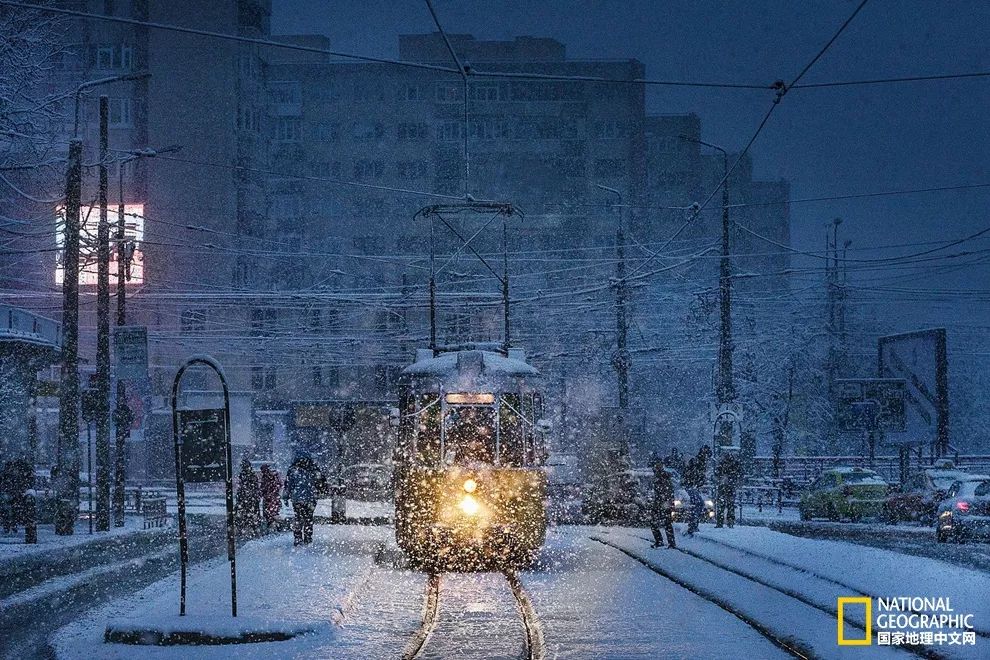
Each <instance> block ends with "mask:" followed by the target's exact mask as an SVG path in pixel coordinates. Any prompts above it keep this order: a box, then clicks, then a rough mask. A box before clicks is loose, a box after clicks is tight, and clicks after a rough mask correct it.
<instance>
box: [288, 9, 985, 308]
mask: <svg viewBox="0 0 990 660" xmlns="http://www.w3.org/2000/svg"><path fill="white" fill-rule="evenodd" d="M858 2H859V0H855V1H854V0H832V1H830V2H825V1H821V2H810V1H804V0H753V1H749V2H744V1H736V2H733V1H728V0H726V1H714V0H708V1H705V0H682V1H675V2H657V1H650V0H623V1H621V2H620V1H614V2H605V1H586V2H577V1H565V0H540V1H531V2H524V1H521V0H502V1H498V0H435V6H436V8H437V11H438V12H439V14H440V17H441V20H442V21H443V23H444V27H445V29H447V30H448V31H449V32H468V33H472V34H474V35H475V36H476V37H478V38H497V39H511V38H512V37H514V36H517V35H533V36H551V37H554V38H556V39H559V40H560V41H562V42H564V43H565V44H566V45H567V49H568V55H569V56H570V57H573V58H630V57H632V58H637V59H639V60H641V61H642V62H644V63H645V65H646V70H647V76H648V77H650V78H665V79H682V80H702V81H738V82H748V83H766V84H769V83H771V82H773V81H774V80H776V79H778V78H781V79H784V80H790V79H792V78H793V77H794V76H795V75H796V74H797V73H798V71H800V69H801V68H802V67H803V66H804V65H805V64H806V63H807V62H808V61H809V60H810V59H811V58H812V57H813V56H814V54H815V53H816V52H817V51H818V50H819V48H820V47H821V46H822V45H824V44H825V43H826V42H827V41H828V39H829V38H830V37H831V36H832V34H833V33H834V32H835V31H836V30H837V29H838V27H839V26H840V25H841V24H842V22H843V21H844V20H845V19H846V18H847V17H848V16H849V14H850V13H851V12H852V11H853V9H854V8H855V6H856V5H857V4H858ZM272 29H273V31H274V32H286V33H312V32H316V33H322V34H324V35H327V36H328V37H330V39H331V40H332V42H333V47H334V48H335V49H339V50H342V51H348V52H354V53H360V54H368V55H383V56H392V57H395V56H397V55H398V52H397V50H398V47H397V39H396V36H397V35H398V34H400V33H409V32H429V31H432V30H433V24H432V22H431V19H430V15H429V13H428V11H427V9H426V5H425V3H424V2H422V1H420V0H401V1H400V0H396V1H392V2H389V1H387V0H346V1H343V2H324V1H323V0H275V2H274V14H273V17H272ZM988 43H990V3H985V2H973V1H970V2H965V1H942V2H928V1H922V0H872V1H871V2H869V3H868V4H867V5H866V7H865V8H864V9H863V10H862V11H861V12H860V14H859V15H858V16H857V18H856V19H855V20H854V21H853V23H852V24H851V25H850V26H849V28H847V29H846V31H845V32H844V33H843V34H842V35H841V36H840V37H839V39H838V40H837V41H836V42H835V43H834V44H833V46H832V47H831V48H830V49H829V51H828V52H827V53H826V54H825V56H824V57H823V58H822V59H821V60H819V62H818V64H817V65H816V66H815V67H814V68H813V69H812V70H811V72H810V73H809V74H808V75H807V76H806V78H805V79H804V80H803V82H819V81H829V80H851V79H869V78H878V77H886V76H903V75H914V74H922V75H924V74H938V73H956V72H970V71H978V70H990V49H988V46H987V45H988ZM772 98H773V94H772V92H770V91H762V90H757V91H714V90H707V89H705V90H701V89H692V90H685V89H674V88H656V87H653V88H650V89H649V91H648V97H647V103H648V110H649V111H651V112H656V113H680V112H695V113H697V114H699V115H700V116H701V118H702V127H703V133H704V137H705V139H707V140H709V141H712V142H715V143H718V144H721V145H723V146H725V147H726V148H728V149H730V150H734V149H735V150H738V149H739V148H741V147H742V146H743V145H744V144H745V143H746V141H747V140H748V139H749V137H750V136H751V135H752V133H753V131H754V130H755V128H756V126H757V124H758V123H759V121H760V119H761V118H762V116H763V114H764V113H765V112H766V110H767V108H768V107H769V105H770V103H771V101H772ZM988 110H990V78H977V79H969V80H954V81H940V82H912V83H902V84H896V85H877V86H861V87H845V88H830V89H822V90H793V91H792V92H790V93H789V94H788V95H787V96H786V97H785V99H784V100H783V102H782V106H781V107H780V108H778V109H777V111H776V112H775V114H774V116H773V117H772V118H771V120H770V123H769V124H768V126H767V128H766V129H765V130H764V132H763V133H762V135H761V136H760V138H759V140H758V141H757V142H756V144H755V145H754V148H753V152H752V153H753V157H754V163H755V169H756V174H757V176H759V177H763V178H778V177H784V178H787V179H789V180H790V181H791V182H792V186H793V188H792V193H793V194H792V197H794V198H802V197H813V196H821V195H830V194H844V193H856V192H871V191H877V190H892V189H900V188H921V187H928V186H942V185H954V184H964V183H983V182H990V166H988V161H987V155H988V153H990V130H988V127H987V123H986V116H987V112H988ZM988 200H990V189H982V190H976V191H968V192H950V193H937V194H921V195H911V196H904V197H898V198H886V199H874V200H856V201H844V202H829V203H812V204H795V205H792V209H791V218H792V234H793V243H794V245H795V246H796V247H800V248H804V249H816V250H817V249H820V248H821V245H822V242H823V239H822V236H823V231H824V230H823V225H824V223H826V222H827V221H828V220H830V219H831V218H832V217H834V216H836V215H838V216H841V217H843V218H844V220H845V222H844V223H843V225H842V230H843V231H844V232H845V234H846V237H848V238H851V239H852V240H853V241H854V242H853V246H852V247H853V248H867V247H871V246H876V245H890V244H905V243H912V242H918V241H933V240H948V239H951V238H957V237H960V236H964V235H967V234H969V233H972V232H974V231H976V230H978V229H981V228H984V227H986V226H990V214H987V213H986V207H987V201H988ZM960 247H964V246H960ZM965 247H969V248H972V249H985V248H988V247H990V240H986V241H983V242H980V241H974V242H971V243H969V244H966V246H965ZM917 249H919V248H913V247H904V248H897V249H891V250H887V251H885V252H883V253H880V254H883V255H885V256H890V255H892V254H897V253H898V252H899V251H900V252H911V251H916V250H917ZM854 254H855V255H856V256H858V257H870V256H877V254H878V253H876V252H872V251H868V252H856V253H854ZM796 263H797V264H798V265H801V264H806V263H810V262H807V261H804V260H803V258H799V259H798V260H797V262H796ZM897 273H901V274H905V275H908V274H910V273H914V274H915V276H914V277H911V278H909V279H908V280H907V284H908V285H910V286H919V287H926V288H927V287H948V286H953V287H959V286H964V287H973V288H982V287H983V282H984V281H985V279H986V275H987V273H988V271H987V270H984V269H980V268H966V269H961V270H956V271H954V272H952V273H950V274H947V275H946V274H941V275H939V277H932V276H931V273H930V272H929V273H926V274H925V276H924V278H923V279H922V278H920V277H918V272H917V271H886V272H884V273H877V272H868V273H862V274H861V275H860V277H869V278H876V277H878V276H879V275H884V276H888V275H892V274H897ZM904 284H905V283H904V282H900V285H904ZM979 315H980V317H981V318H985V316H986V309H985V307H981V308H980V309H979Z"/></svg>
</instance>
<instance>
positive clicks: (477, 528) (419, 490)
mask: <svg viewBox="0 0 990 660" xmlns="http://www.w3.org/2000/svg"><path fill="white" fill-rule="evenodd" d="M539 384H540V374H539V371H537V369H535V368H534V367H532V366H531V365H529V364H528V363H527V362H526V359H525V355H524V352H523V351H522V350H521V349H516V348H504V346H502V345H497V344H491V345H486V344H468V345H460V346H453V347H447V348H444V347H440V348H435V349H425V350H419V351H417V356H416V361H415V363H413V364H412V365H410V366H408V367H406V368H405V369H404V370H403V372H402V377H401V379H400V397H399V410H400V417H399V436H398V443H397V448H396V459H395V536H396V541H397V542H398V545H399V547H401V548H402V550H403V551H404V552H405V553H406V554H407V556H408V557H409V558H410V560H411V562H412V564H413V565H415V566H416V567H418V568H422V569H424V570H429V571H441V570H508V569H513V568H520V567H523V566H526V565H528V564H529V563H531V562H532V561H533V559H534V558H535V556H536V553H537V552H538V551H539V549H540V547H541V546H542V545H543V541H544V538H545V535H546V524H547V513H546V504H545V503H546V489H547V483H546V481H547V480H546V473H545V470H544V469H543V463H544V461H545V459H546V450H545V442H544V437H543V433H542V432H541V431H542V429H541V424H540V423H539V422H538V420H539V419H540V416H541V412H542V411H541V408H542V398H541V393H540V391H539V389H538V388H539Z"/></svg>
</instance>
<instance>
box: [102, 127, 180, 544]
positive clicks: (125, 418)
mask: <svg viewBox="0 0 990 660" xmlns="http://www.w3.org/2000/svg"><path fill="white" fill-rule="evenodd" d="M181 148H182V147H180V146H178V145H171V146H168V147H163V148H162V149H141V150H136V151H131V152H130V153H129V154H128V155H127V156H126V157H125V158H123V159H121V161H120V162H119V163H118V167H117V235H116V241H117V327H118V328H119V327H121V326H123V325H125V324H126V322H127V310H126V304H127V285H126V281H127V280H129V279H130V275H129V269H128V268H127V262H128V261H129V260H130V255H128V246H127V238H126V231H125V228H126V223H125V220H124V215H125V214H124V165H126V164H127V163H132V162H134V161H136V160H140V159H141V158H154V157H155V156H157V155H158V154H162V153H171V152H174V151H178V150H179V149H181ZM130 425H131V409H130V408H129V407H128V405H127V392H126V388H125V386H124V379H123V378H121V375H120V374H119V373H118V374H117V405H116V410H115V411H114V426H115V428H116V447H115V452H114V493H113V524H114V527H123V526H124V499H125V496H124V493H125V486H126V478H125V476H126V472H125V471H126V460H125V457H126V446H127V436H128V435H129V429H130Z"/></svg>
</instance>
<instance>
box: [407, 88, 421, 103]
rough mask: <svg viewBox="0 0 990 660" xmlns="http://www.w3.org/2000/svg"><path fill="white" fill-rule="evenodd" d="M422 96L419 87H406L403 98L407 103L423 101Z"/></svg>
mask: <svg viewBox="0 0 990 660" xmlns="http://www.w3.org/2000/svg"><path fill="white" fill-rule="evenodd" d="M422 94H423V92H422V90H420V88H419V85H406V87H405V89H404V94H403V98H405V100H407V101H421V100H423V96H422Z"/></svg>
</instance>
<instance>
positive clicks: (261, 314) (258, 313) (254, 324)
mask: <svg viewBox="0 0 990 660" xmlns="http://www.w3.org/2000/svg"><path fill="white" fill-rule="evenodd" d="M277 321H278V310H274V309H252V310H251V334H252V335H253V336H255V337H271V336H274V334H275V324H276V323H277Z"/></svg>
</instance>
